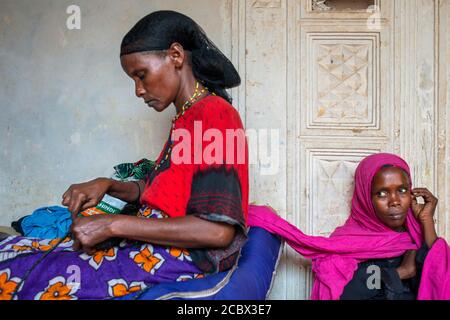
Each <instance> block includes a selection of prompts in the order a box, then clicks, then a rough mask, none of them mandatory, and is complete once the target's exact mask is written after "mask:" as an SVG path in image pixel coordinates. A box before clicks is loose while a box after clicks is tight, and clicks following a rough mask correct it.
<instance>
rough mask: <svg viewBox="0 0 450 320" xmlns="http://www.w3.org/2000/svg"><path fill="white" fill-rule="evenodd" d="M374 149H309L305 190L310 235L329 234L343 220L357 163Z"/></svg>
mask: <svg viewBox="0 0 450 320" xmlns="http://www.w3.org/2000/svg"><path fill="white" fill-rule="evenodd" d="M374 152H375V151H368V152H364V151H363V152H354V153H352V152H351V151H350V152H347V151H345V152H344V153H343V154H341V155H339V154H336V153H331V152H326V151H325V152H324V151H320V152H317V151H316V152H314V151H310V164H311V167H310V168H311V172H310V174H311V178H310V181H309V189H310V190H311V195H310V199H309V210H310V221H309V223H310V229H311V232H312V234H314V235H320V236H329V235H330V233H332V232H333V231H334V229H336V227H338V226H341V225H343V224H344V223H345V221H347V219H348V217H349V214H350V209H351V200H352V196H353V190H354V174H355V170H356V167H357V166H358V164H359V162H360V161H361V160H362V159H363V158H364V157H366V156H368V155H369V154H372V153H374Z"/></svg>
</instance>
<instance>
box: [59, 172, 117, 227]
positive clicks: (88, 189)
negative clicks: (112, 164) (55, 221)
mask: <svg viewBox="0 0 450 320" xmlns="http://www.w3.org/2000/svg"><path fill="white" fill-rule="evenodd" d="M111 184H112V181H111V179H107V178H98V179H95V180H92V181H89V182H85V183H80V184H73V185H71V186H70V187H69V189H67V191H66V192H65V193H64V194H63V196H62V197H63V200H62V205H63V206H66V207H68V209H69V211H70V212H71V213H72V220H75V218H76V217H77V215H78V213H80V212H81V211H83V210H86V209H89V208H92V207H95V206H96V205H97V204H98V203H99V202H100V201H101V200H102V198H103V197H104V195H105V194H106V192H108V189H109V188H110V187H111Z"/></svg>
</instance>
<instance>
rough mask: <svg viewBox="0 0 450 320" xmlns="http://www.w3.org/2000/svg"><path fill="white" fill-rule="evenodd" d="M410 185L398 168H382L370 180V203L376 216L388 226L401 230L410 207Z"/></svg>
mask: <svg viewBox="0 0 450 320" xmlns="http://www.w3.org/2000/svg"><path fill="white" fill-rule="evenodd" d="M410 190H411V186H410V183H409V180H408V177H407V175H406V173H404V172H403V171H402V170H401V169H399V168H395V167H392V168H383V169H381V170H380V171H378V173H377V174H376V175H375V177H374V178H373V181H372V203H373V206H374V209H375V212H376V214H377V216H378V218H379V219H380V220H381V221H382V222H383V223H384V224H385V225H386V226H388V227H389V228H391V229H392V230H395V231H401V230H402V228H403V226H404V224H405V220H406V215H407V213H408V209H409V208H410V207H411V201H412V198H411V191H410Z"/></svg>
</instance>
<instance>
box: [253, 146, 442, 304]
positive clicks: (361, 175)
mask: <svg viewBox="0 0 450 320" xmlns="http://www.w3.org/2000/svg"><path fill="white" fill-rule="evenodd" d="M385 165H392V166H394V167H398V168H401V169H403V170H404V171H405V172H406V173H407V174H408V177H409V180H410V181H412V180H411V176H410V170H409V166H408V164H407V163H406V162H405V161H404V160H403V159H401V158H400V157H398V156H396V155H392V154H386V153H380V154H376V155H371V156H369V157H367V158H365V159H364V160H363V161H361V163H360V164H359V166H358V168H357V169H356V173H355V191H354V194H353V199H352V208H351V213H350V217H349V218H348V220H347V222H346V223H345V224H344V225H343V226H341V227H339V228H337V229H336V230H335V231H334V232H333V233H332V234H331V236H330V237H329V238H325V237H316V236H308V235H305V234H304V233H303V232H301V231H300V230H299V229H297V228H296V227H295V226H293V225H291V224H289V223H288V222H287V221H285V220H283V219H282V218H280V217H279V216H278V215H276V214H275V213H274V212H273V211H272V210H270V209H269V208H267V207H264V206H253V205H252V206H250V208H249V220H248V224H249V225H250V226H256V227H261V228H264V229H266V230H268V231H269V232H271V233H275V234H277V235H279V236H281V237H282V238H284V239H285V240H286V242H287V244H288V245H290V246H291V247H292V248H293V249H295V250H296V251H297V252H299V253H300V254H302V255H303V256H304V257H306V258H309V259H312V270H313V272H314V274H315V281H314V286H313V291H312V295H311V298H312V299H320V300H330V299H339V298H340V296H341V295H342V293H343V291H344V288H345V286H346V285H347V284H348V283H349V282H350V280H351V279H352V277H353V274H354V272H355V271H356V269H357V268H358V263H360V262H362V261H365V260H369V259H383V258H393V257H398V256H401V255H403V254H404V253H405V252H406V251H407V250H411V249H413V250H417V249H419V248H420V247H421V246H422V241H423V237H422V232H421V227H420V224H419V223H418V221H417V220H416V218H415V217H414V214H413V212H412V210H411V209H410V210H409V211H408V214H407V218H406V229H407V232H401V233H399V232H395V231H393V230H391V229H390V228H389V227H387V226H386V225H384V224H383V223H382V222H381V220H380V219H379V218H378V217H377V215H376V213H375V209H374V207H373V204H372V197H371V188H372V180H373V177H374V176H375V174H376V173H377V172H378V171H379V170H380V169H381V168H382V167H383V166H385ZM442 241H444V243H445V240H443V239H439V241H438V242H439V243H440V244H438V245H437V247H439V246H441V247H442V248H447V253H446V254H447V260H446V261H445V260H444V261H443V260H442V259H440V258H439V254H435V253H433V252H432V250H430V252H429V254H428V256H427V259H426V261H425V265H424V269H423V271H422V282H424V283H427V284H429V283H430V282H433V281H434V280H433V279H431V278H433V277H434V275H431V273H430V272H428V271H427V270H428V269H427V268H429V267H428V265H427V261H428V260H429V256H436V259H434V262H433V263H435V264H436V265H441V264H443V265H444V266H441V270H446V271H445V272H444V273H443V274H441V280H445V281H446V284H445V288H444V289H443V290H444V291H442V285H441V284H442V282H441V283H440V284H439V286H433V285H431V286H430V285H423V284H422V283H421V287H420V289H419V296H418V298H429V299H431V298H438V299H439V298H443V297H444V296H443V295H442V294H444V295H445V294H447V296H446V297H447V298H450V297H449V295H450V293H449V292H447V293H445V291H446V290H447V291H448V290H449V288H450V286H449V285H448V283H449V280H448V278H449V277H448V264H449V261H450V260H448V258H449V254H448V246H447V245H446V244H445V245H442V243H441V242H442ZM436 244H437V243H436ZM436 244H435V245H434V246H433V248H434V247H435V246H436ZM441 262H442V263H441ZM428 264H429V263H428ZM446 266H447V267H446ZM437 283H439V282H437ZM433 290H434V291H433ZM441 291H442V292H441ZM431 292H433V293H431Z"/></svg>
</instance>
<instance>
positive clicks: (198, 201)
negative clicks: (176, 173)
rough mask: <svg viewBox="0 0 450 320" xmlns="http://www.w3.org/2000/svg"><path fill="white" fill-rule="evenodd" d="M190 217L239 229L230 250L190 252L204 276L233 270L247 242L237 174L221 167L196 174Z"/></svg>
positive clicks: (189, 205) (188, 209) (188, 212)
mask: <svg viewBox="0 0 450 320" xmlns="http://www.w3.org/2000/svg"><path fill="white" fill-rule="evenodd" d="M187 214H190V215H194V216H197V217H199V218H202V219H205V220H208V221H213V222H222V223H227V224H230V225H233V226H235V227H236V235H235V237H234V240H233V241H232V243H231V244H230V245H229V246H228V247H227V248H225V249H200V250H190V252H191V255H192V259H193V260H194V262H195V263H196V264H197V265H198V266H199V268H201V269H202V270H203V271H204V272H207V273H214V272H221V271H223V270H226V269H229V268H231V267H232V266H233V265H234V263H235V262H236V260H237V258H238V256H239V252H240V249H241V248H242V246H243V245H244V243H245V241H246V239H247V228H246V226H245V219H244V215H243V210H242V194H241V186H240V182H239V179H238V177H237V174H236V173H235V172H234V170H233V169H226V168H225V167H219V168H210V169H207V170H205V171H200V172H198V173H197V174H195V175H194V179H193V183H192V191H191V198H190V200H189V203H188V208H187Z"/></svg>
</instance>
